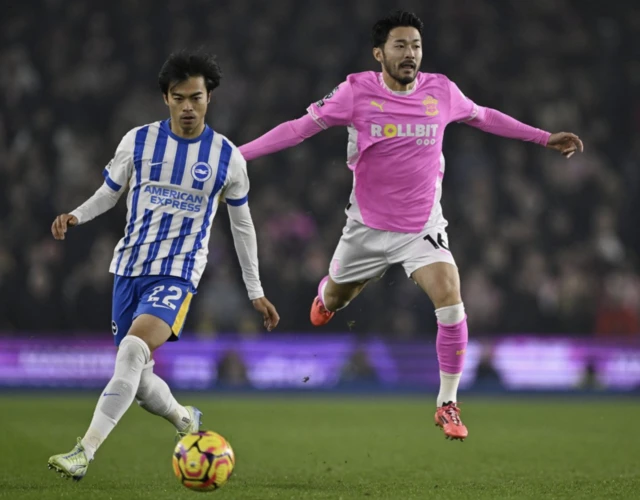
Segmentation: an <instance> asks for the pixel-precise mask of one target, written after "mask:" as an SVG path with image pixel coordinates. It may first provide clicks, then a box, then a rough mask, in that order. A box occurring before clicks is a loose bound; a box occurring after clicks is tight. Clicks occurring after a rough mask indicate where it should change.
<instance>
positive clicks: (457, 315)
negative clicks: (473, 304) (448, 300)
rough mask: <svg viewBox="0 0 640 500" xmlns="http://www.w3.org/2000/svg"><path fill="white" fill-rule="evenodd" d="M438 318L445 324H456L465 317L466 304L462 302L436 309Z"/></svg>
mask: <svg viewBox="0 0 640 500" xmlns="http://www.w3.org/2000/svg"><path fill="white" fill-rule="evenodd" d="M435 312H436V318H438V322H439V323H442V324H443V325H456V324H458V323H460V322H461V321H462V320H463V319H464V304H463V303H462V302H460V303H459V304H456V305H454V306H446V307H441V308H440V309H436V311H435Z"/></svg>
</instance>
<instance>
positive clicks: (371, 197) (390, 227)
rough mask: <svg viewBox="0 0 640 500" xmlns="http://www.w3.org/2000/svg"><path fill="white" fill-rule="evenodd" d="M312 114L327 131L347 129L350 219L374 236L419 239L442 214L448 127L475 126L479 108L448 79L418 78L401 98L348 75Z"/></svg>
mask: <svg viewBox="0 0 640 500" xmlns="http://www.w3.org/2000/svg"><path fill="white" fill-rule="evenodd" d="M307 111H308V112H309V114H310V115H311V116H312V118H313V119H314V120H315V121H316V122H317V123H318V124H319V125H320V126H321V127H323V128H328V127H333V126H337V125H344V126H347V127H348V128H349V144H348V151H347V156H348V160H347V163H348V165H349V168H351V169H352V170H353V171H354V176H355V179H354V192H353V194H352V197H351V198H352V199H351V204H352V208H353V209H352V210H350V212H351V213H350V215H355V216H356V218H360V217H358V215H361V218H362V222H363V223H364V224H366V225H367V226H369V227H372V228H374V229H381V230H386V231H396V232H402V233H417V232H420V231H421V230H422V229H423V228H424V226H425V224H426V223H427V221H429V219H430V218H432V217H431V216H432V212H433V211H434V209H436V210H438V211H439V196H440V189H439V187H440V186H439V185H440V183H441V180H442V176H443V175H444V161H443V157H442V140H443V138H444V131H445V128H446V127H447V125H448V124H449V123H451V122H457V121H465V120H471V119H473V118H474V117H475V116H476V114H477V113H478V107H477V106H476V104H474V103H473V102H472V101H471V100H469V99H467V98H466V97H465V96H464V95H463V94H462V92H461V91H460V89H458V87H457V86H456V85H455V84H454V83H453V82H452V81H451V80H449V79H448V78H447V77H446V76H444V75H439V74H431V73H418V76H417V78H416V84H415V86H414V88H413V89H412V90H411V91H409V92H407V93H405V94H403V95H399V94H398V93H394V92H393V91H391V90H389V89H388V88H387V86H386V85H385V84H384V81H383V80H382V75H381V74H380V73H374V72H372V71H369V72H365V73H356V74H352V75H349V76H348V77H347V80H346V81H345V82H344V83H341V84H340V85H338V87H336V88H335V89H334V91H333V92H331V93H330V94H329V95H328V96H327V97H325V98H324V99H322V100H320V101H318V102H316V103H314V104H312V105H311V106H309V108H308V109H307ZM354 212H355V213H354ZM357 212H359V214H358V213H357Z"/></svg>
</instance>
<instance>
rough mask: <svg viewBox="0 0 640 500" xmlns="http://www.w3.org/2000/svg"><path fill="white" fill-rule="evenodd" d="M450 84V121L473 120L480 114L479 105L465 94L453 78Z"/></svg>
mask: <svg viewBox="0 0 640 500" xmlns="http://www.w3.org/2000/svg"><path fill="white" fill-rule="evenodd" d="M448 84H449V102H450V112H449V121H450V122H466V121H469V120H473V119H474V118H475V117H476V116H477V114H478V105H477V104H476V103H474V102H473V101H472V100H471V99H469V98H468V97H467V96H465V95H464V94H463V93H462V91H461V90H460V89H459V88H458V86H457V85H456V84H455V83H453V82H452V81H451V80H448Z"/></svg>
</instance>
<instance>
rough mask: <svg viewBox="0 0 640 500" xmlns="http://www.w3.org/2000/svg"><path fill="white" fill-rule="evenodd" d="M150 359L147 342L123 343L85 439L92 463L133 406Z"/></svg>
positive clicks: (129, 339) (130, 340)
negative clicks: (143, 372) (96, 453)
mask: <svg viewBox="0 0 640 500" xmlns="http://www.w3.org/2000/svg"><path fill="white" fill-rule="evenodd" d="M150 358H151V351H149V347H148V346H147V344H146V343H145V341H144V340H142V339H140V338H138V337H135V336H132V335H128V336H126V337H125V338H124V339H123V340H122V342H121V343H120V348H119V349H118V355H117V356H116V367H115V369H114V371H113V377H112V378H111V380H110V381H109V383H108V384H107V387H105V389H104V391H103V392H102V394H101V395H100V399H99V400H98V404H97V406H96V410H95V412H94V414H93V419H92V420H91V424H90V425H89V429H88V430H87V433H86V434H85V435H84V438H82V446H83V447H84V450H85V453H86V455H87V458H88V459H89V460H91V459H93V456H94V455H95V452H96V451H97V450H98V448H99V447H100V445H101V444H102V442H103V441H104V440H105V439H106V438H107V436H108V435H109V433H110V432H111V431H112V430H113V428H114V427H115V426H116V424H117V423H118V421H119V420H120V419H121V418H122V416H123V415H124V414H125V412H126V411H127V409H128V408H129V406H131V403H133V398H134V396H135V394H136V392H137V391H138V385H139V384H140V377H141V376H142V369H143V368H144V365H145V364H147V363H148V362H149V359H150Z"/></svg>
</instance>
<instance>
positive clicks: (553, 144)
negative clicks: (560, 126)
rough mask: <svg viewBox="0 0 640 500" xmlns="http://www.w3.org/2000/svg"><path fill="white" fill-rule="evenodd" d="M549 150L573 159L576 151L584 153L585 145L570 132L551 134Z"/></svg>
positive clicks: (548, 144)
mask: <svg viewBox="0 0 640 500" xmlns="http://www.w3.org/2000/svg"><path fill="white" fill-rule="evenodd" d="M547 147H548V148H549V149H555V150H556V151H560V152H561V153H562V155H563V156H565V157H567V158H571V157H572V156H573V155H574V154H575V152H576V151H580V152H581V153H582V152H583V151H584V145H583V144H582V141H581V140H580V138H579V137H578V136H577V135H575V134H572V133H570V132H558V133H556V134H551V137H549V142H548V143H547Z"/></svg>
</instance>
